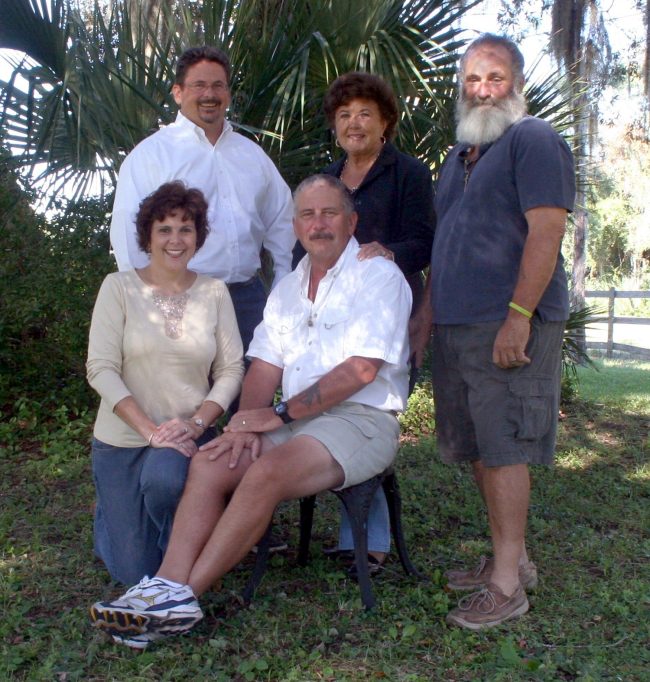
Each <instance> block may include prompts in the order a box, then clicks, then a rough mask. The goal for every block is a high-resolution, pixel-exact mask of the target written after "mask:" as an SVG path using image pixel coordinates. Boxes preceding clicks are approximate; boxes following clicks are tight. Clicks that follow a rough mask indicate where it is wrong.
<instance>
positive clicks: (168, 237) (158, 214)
mask: <svg viewBox="0 0 650 682" xmlns="http://www.w3.org/2000/svg"><path fill="white" fill-rule="evenodd" d="M136 227H137V235H138V244H139V246H140V248H141V249H142V250H143V251H146V252H147V253H148V254H149V255H150V261H149V264H148V265H147V266H146V267H144V268H142V269H139V270H128V271H124V272H116V273H113V274H110V275H108V276H107V277H106V279H105V280H104V282H103V284H102V286H101V289H100V291H99V294H98V296H97V301H96V303H95V309H94V311H93V317H92V323H91V327H90V339H89V344H88V361H87V363H86V368H87V375H88V381H89V383H90V385H91V386H92V387H93V388H94V389H95V390H96V391H97V393H99V395H100V397H101V403H100V406H99V411H98V414H97V420H96V422H95V428H94V432H93V436H94V437H93V442H92V469H93V478H94V481H95V488H96V492H97V506H96V511H95V528H94V545H95V553H96V554H97V556H98V557H100V558H101V559H102V560H103V562H104V563H105V564H106V567H107V569H108V571H109V573H110V575H111V577H112V578H113V579H114V580H116V581H119V582H122V583H127V584H132V583H135V582H138V581H139V580H140V579H141V578H142V577H143V576H144V575H154V574H155V572H156V570H157V569H158V567H159V565H160V562H161V560H162V556H163V553H164V550H165V548H166V546H167V540H168V537H169V532H170V530H171V525H172V520H173V517H174V511H175V509H176V505H177V503H178V500H179V499H180V496H181V493H182V491H183V486H184V484H185V478H186V476H187V470H188V466H189V461H190V458H191V457H192V455H193V454H194V453H195V452H196V450H197V445H200V444H201V443H202V442H204V441H207V440H209V439H210V438H212V437H214V430H213V429H212V428H211V425H212V424H214V422H215V420H216V419H217V418H218V417H219V416H220V415H222V414H223V413H224V411H225V410H227V409H228V406H229V405H230V403H231V401H232V400H233V399H234V398H235V397H236V396H237V395H238V393H239V390H240V386H241V380H242V376H243V363H242V343H241V338H240V336H239V331H238V328H237V321H236V319H235V313H234V310H233V306H232V302H231V300H230V295H229V293H228V289H227V287H226V285H225V284H224V283H223V282H222V281H220V280H217V279H213V278H211V277H207V276H205V275H197V274H196V273H195V272H192V271H191V270H189V269H188V264H189V262H190V260H191V258H192V256H193V255H194V254H195V253H196V251H197V250H198V249H200V248H201V246H202V245H203V243H204V241H205V238H206V235H207V231H208V225H207V204H206V201H205V199H204V197H203V194H201V192H200V191H199V190H196V189H188V188H186V187H185V186H184V185H183V183H181V182H170V183H166V184H164V185H162V186H161V187H159V188H158V189H157V190H156V191H155V192H154V193H153V194H151V195H150V196H148V197H147V198H146V199H144V201H143V202H142V203H141V204H140V208H139V211H138V214H137V217H136Z"/></svg>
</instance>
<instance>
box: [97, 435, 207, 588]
mask: <svg viewBox="0 0 650 682" xmlns="http://www.w3.org/2000/svg"><path fill="white" fill-rule="evenodd" d="M214 435H215V434H214V430H213V429H208V431H206V433H205V434H204V435H203V436H202V437H201V438H200V439H199V442H206V441H208V440H209V439H210V438H212V437H214ZM189 465H190V459H189V458H187V457H185V456H184V455H181V454H180V452H178V451H177V450H173V449H171V448H150V447H142V448H120V447H115V446H113V445H108V444H106V443H103V442H102V441H99V440H97V439H96V438H93V440H92V471H93V479H94V482H95V490H96V495H97V505H96V507H95V523H94V551H95V554H96V555H97V556H98V557H99V558H100V559H101V560H102V561H103V562H104V564H106V568H107V569H108V572H109V573H110V575H111V578H113V580H116V581H117V582H121V583H124V584H125V585H132V584H134V583H137V582H138V581H139V580H140V579H141V578H142V577H143V576H145V575H149V576H152V575H155V573H156V571H157V570H158V568H159V567H160V564H161V563H162V558H163V555H164V553H165V549H166V548H167V543H168V542H169V536H170V533H171V528H172V522H173V520H174V513H175V512H176V507H177V505H178V502H179V501H180V498H181V495H182V493H183V488H184V487H185V479H186V478H187V471H188V468H189Z"/></svg>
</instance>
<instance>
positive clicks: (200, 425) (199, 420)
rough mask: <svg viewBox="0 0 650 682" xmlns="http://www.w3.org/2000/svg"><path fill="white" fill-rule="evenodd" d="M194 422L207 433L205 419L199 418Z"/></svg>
mask: <svg viewBox="0 0 650 682" xmlns="http://www.w3.org/2000/svg"><path fill="white" fill-rule="evenodd" d="M192 421H193V422H194V423H195V424H196V425H197V426H199V427H200V428H202V429H203V430H204V431H205V422H204V421H203V419H201V418H200V417H197V418H196V419H192Z"/></svg>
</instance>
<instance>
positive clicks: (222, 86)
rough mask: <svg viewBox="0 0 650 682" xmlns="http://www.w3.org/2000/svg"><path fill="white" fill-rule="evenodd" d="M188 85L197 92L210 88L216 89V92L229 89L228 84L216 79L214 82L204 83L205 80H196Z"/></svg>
mask: <svg viewBox="0 0 650 682" xmlns="http://www.w3.org/2000/svg"><path fill="white" fill-rule="evenodd" d="M187 87H188V88H189V89H190V90H191V91H192V92H196V93H197V94H201V93H203V92H208V91H209V90H214V91H215V92H225V91H226V90H228V85H227V84H226V83H222V82H221V81H215V82H214V83H204V82H203V81H196V82H195V83H188V84H187Z"/></svg>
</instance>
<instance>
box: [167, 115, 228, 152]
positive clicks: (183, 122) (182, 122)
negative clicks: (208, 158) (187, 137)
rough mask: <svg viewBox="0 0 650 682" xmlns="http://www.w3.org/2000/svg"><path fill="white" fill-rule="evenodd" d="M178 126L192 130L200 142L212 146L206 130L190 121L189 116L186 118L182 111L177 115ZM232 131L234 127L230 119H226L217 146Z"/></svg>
mask: <svg viewBox="0 0 650 682" xmlns="http://www.w3.org/2000/svg"><path fill="white" fill-rule="evenodd" d="M176 125H178V126H180V127H181V128H186V129H187V130H190V131H192V132H193V133H194V135H196V136H197V137H198V138H199V139H200V140H202V141H205V142H207V143H208V144H209V145H210V146H212V142H210V140H208V137H207V135H206V134H205V130H203V128H201V126H197V125H196V123H193V122H192V121H190V119H189V118H187V116H184V115H183V114H182V113H181V112H180V111H179V112H178V114H176ZM231 131H232V125H231V123H230V121H229V120H228V119H225V120H224V122H223V130H222V131H221V135H219V139H218V140H217V144H219V142H220V141H221V140H222V139H223V138H224V137H225V136H226V135H227V134H228V133H229V132H231Z"/></svg>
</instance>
